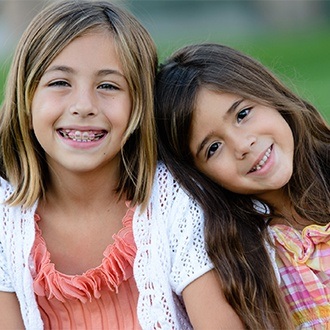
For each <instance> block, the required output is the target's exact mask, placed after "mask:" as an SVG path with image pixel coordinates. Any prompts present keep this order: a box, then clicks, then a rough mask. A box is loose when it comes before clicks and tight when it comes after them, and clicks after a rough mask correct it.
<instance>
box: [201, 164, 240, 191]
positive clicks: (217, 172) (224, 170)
mask: <svg viewBox="0 0 330 330" xmlns="http://www.w3.org/2000/svg"><path fill="white" fill-rule="evenodd" d="M202 172H204V174H206V175H207V176H208V177H209V178H211V179H212V180H213V181H214V182H216V183H217V184H219V185H220V186H226V185H227V184H228V183H229V182H231V181H232V180H231V178H233V177H235V173H234V171H233V166H229V165H228V166H227V165H226V163H225V162H217V163H216V164H212V165H210V166H208V167H207V168H204V169H203V170H202Z"/></svg>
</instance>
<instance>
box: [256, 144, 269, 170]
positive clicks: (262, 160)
mask: <svg viewBox="0 0 330 330" xmlns="http://www.w3.org/2000/svg"><path fill="white" fill-rule="evenodd" d="M271 151H272V149H271V148H268V149H267V151H266V153H265V154H264V156H263V157H262V159H261V160H260V162H259V163H258V164H257V165H256V166H254V167H253V168H252V170H251V172H253V171H258V170H260V169H261V168H262V166H263V165H264V164H265V163H266V161H267V159H268V158H269V156H270V153H271Z"/></svg>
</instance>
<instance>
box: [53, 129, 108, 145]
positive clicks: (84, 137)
mask: <svg viewBox="0 0 330 330" xmlns="http://www.w3.org/2000/svg"><path fill="white" fill-rule="evenodd" d="M57 131H58V133H59V134H60V135H61V136H62V137H64V138H65V139H69V140H72V141H77V142H92V141H98V140H100V139H102V138H103V137H104V136H105V135H106V134H107V131H105V130H86V131H81V130H76V129H59V130H57Z"/></svg>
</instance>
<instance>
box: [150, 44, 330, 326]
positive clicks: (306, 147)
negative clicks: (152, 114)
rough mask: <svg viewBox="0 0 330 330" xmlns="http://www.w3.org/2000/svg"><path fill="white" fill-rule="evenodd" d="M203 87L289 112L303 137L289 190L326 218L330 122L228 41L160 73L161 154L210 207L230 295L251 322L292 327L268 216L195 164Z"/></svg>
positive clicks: (315, 217) (200, 48)
mask: <svg viewBox="0 0 330 330" xmlns="http://www.w3.org/2000/svg"><path fill="white" fill-rule="evenodd" d="M202 86H203V87H206V88H209V89H212V90H214V91H223V92H229V93H233V94H237V95H240V96H242V97H245V98H248V99H252V100H255V101H257V102H259V103H261V104H264V105H268V106H271V107H273V108H275V109H277V110H278V111H279V112H280V113H281V115H282V116H283V118H284V119H285V120H286V121H287V122H288V124H289V126H290V128H291V130H292V132H293V136H294V143H295V153H294V173H293V175H292V178H291V180H290V181H289V183H288V184H287V186H286V189H287V192H288V194H289V196H290V199H291V201H292V202H293V205H294V206H295V208H296V210H297V212H298V213H299V214H300V215H302V216H303V217H305V218H306V219H309V220H310V221H313V222H315V223H319V224H323V223H327V222H329V215H330V193H329V180H330V178H329V165H330V164H329V163H330V153H329V151H330V150H329V141H330V134H329V127H328V126H327V124H326V123H325V121H324V120H323V119H322V117H321V116H320V114H319V113H318V112H317V110H316V109H315V108H314V107H313V106H312V105H310V104H309V103H308V102H306V101H304V100H302V99H301V98H299V97H298V96H296V95H294V94H293V93H292V92H291V91H289V90H288V88H286V87H285V86H284V85H283V84H282V83H281V82H280V81H279V80H278V79H277V78H276V77H275V76H274V75H273V74H272V73H271V72H270V71H269V70H268V69H267V68H265V67H264V66H263V65H261V64H260V63H258V62H257V61H255V60H254V59H252V58H250V57H249V56H246V55H245V54H242V53H241V52H239V51H237V50H234V49H232V48H230V47H227V46H223V45H219V44H199V45H191V46H186V47H184V48H182V49H181V50H179V51H177V52H176V53H174V54H173V55H172V56H171V57H170V58H169V59H168V60H167V61H166V63H164V64H163V65H162V66H161V68H160V70H159V73H158V76H157V79H156V96H155V103H156V110H155V111H156V125H157V133H158V139H159V142H158V143H159V156H160V158H161V159H162V160H163V161H164V162H165V163H166V165H167V166H168V167H169V169H170V170H171V171H172V173H173V175H174V176H175V177H176V178H177V180H178V181H179V182H180V183H181V184H182V186H183V187H184V188H185V189H186V190H187V191H188V193H190V194H191V195H192V196H193V197H194V198H195V199H196V200H197V201H198V202H199V203H200V205H201V206H202V208H203V209H204V211H205V216H206V222H205V234H206V244H207V249H208V254H209V256H210V258H211V260H212V261H213V263H214V265H215V269H216V270H217V272H218V274H219V277H220V279H221V282H222V286H223V290H224V292H225V296H226V298H227V300H228V302H229V303H230V304H231V306H232V307H233V308H234V309H235V310H236V312H237V313H238V315H239V316H240V317H241V319H242V321H243V322H244V323H245V325H246V327H247V328H248V329H290V328H292V327H293V323H292V318H291V316H290V315H289V312H288V309H287V308H286V305H285V302H284V299H283V297H282V293H281V292H280V288H279V285H278V281H277V279H276V277H275V274H274V271H273V267H272V264H271V261H270V258H269V255H268V253H267V249H266V246H265V242H267V241H268V242H269V244H271V242H270V239H269V237H268V231H267V221H266V218H265V216H263V215H261V214H260V213H258V212H257V211H256V209H255V201H254V200H253V199H252V197H251V196H246V195H239V194H235V193H232V192H229V191H227V190H225V189H223V188H222V187H220V186H219V185H217V184H216V183H214V182H213V181H212V180H211V179H209V178H208V177H207V176H205V175H204V174H202V173H201V172H199V171H198V170H197V168H196V167H195V165H194V161H193V157H192V154H191V152H190V150H189V140H190V129H191V121H192V115H193V111H194V110H195V103H196V98H197V94H198V91H199V89H200V88H201V87H202ZM270 210H271V208H270ZM271 211H272V210H271ZM270 216H271V215H270Z"/></svg>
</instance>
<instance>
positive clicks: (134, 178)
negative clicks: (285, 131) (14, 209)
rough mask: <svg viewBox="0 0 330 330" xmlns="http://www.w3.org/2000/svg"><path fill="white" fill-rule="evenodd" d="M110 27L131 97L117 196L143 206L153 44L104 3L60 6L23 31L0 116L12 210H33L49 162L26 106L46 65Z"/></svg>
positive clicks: (151, 137)
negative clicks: (74, 44) (79, 39)
mask: <svg viewBox="0 0 330 330" xmlns="http://www.w3.org/2000/svg"><path fill="white" fill-rule="evenodd" d="M95 29H96V30H99V29H102V30H108V31H109V33H111V34H112V35H113V37H114V40H115V43H116V49H117V52H118V55H119V57H120V59H121V61H122V65H123V70H124V74H125V77H126V79H127V81H128V85H129V88H130V94H131V98H132V112H131V117H130V122H129V125H128V128H127V131H126V134H125V137H124V142H123V146H122V149H121V155H122V157H121V164H120V169H121V175H120V179H119V182H118V185H117V191H118V193H119V196H121V195H122V194H123V193H126V195H127V198H128V199H129V200H131V201H132V203H133V204H136V203H141V204H145V203H146V201H147V199H148V197H149V195H150V191H151V186H152V181H153V176H154V172H155V166H156V141H155V124H154V116H153V86H154V76H155V73H156V69H157V53H156V47H155V44H154V42H153V40H152V38H151V37H150V35H149V33H148V32H147V31H146V30H145V28H144V27H143V26H142V25H141V24H140V23H139V21H138V20H137V19H136V18H134V17H133V16H132V15H131V14H130V13H128V12H127V11H125V10H124V9H122V8H119V7H118V6H115V5H114V4H111V3H109V2H107V1H92V0H91V1H63V2H60V3H58V2H57V3H54V4H52V5H50V6H48V7H47V8H45V9H44V10H43V11H41V12H40V13H39V14H38V15H37V16H36V17H35V18H34V19H33V20H32V22H31V23H30V25H29V26H28V28H27V29H26V31H25V32H24V34H23V36H22V38H21V40H20V42H19V44H18V46H17V49H16V52H15V55H14V59H13V62H12V66H11V69H10V71H9V75H8V81H7V89H6V94H5V100H4V103H3V106H2V111H1V122H0V141H1V153H2V160H1V161H2V169H1V170H2V174H3V176H4V177H5V178H6V179H8V180H9V181H10V183H11V184H12V185H13V186H14V193H13V194H12V196H11V197H10V199H9V200H8V202H9V203H10V204H12V205H23V206H24V207H29V206H32V205H33V204H34V203H35V202H36V201H37V199H38V198H39V197H40V196H42V195H43V194H44V193H45V190H46V188H47V182H48V181H47V178H48V165H47V163H46V161H45V155H44V151H43V149H42V148H41V146H40V145H39V143H38V141H37V139H36V138H35V136H34V133H33V130H31V125H30V123H31V104H32V99H33V96H34V93H35V90H36V88H37V86H38V82H39V80H40V78H41V76H42V75H43V73H44V72H45V70H46V68H47V67H48V66H49V64H50V63H51V62H52V61H53V60H54V58H55V57H56V56H57V55H58V54H59V53H60V52H61V51H62V50H63V49H64V47H66V46H67V45H68V44H69V43H70V42H71V41H72V40H73V39H75V38H77V37H78V36H81V35H83V34H85V33H88V32H90V31H91V30H95Z"/></svg>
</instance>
